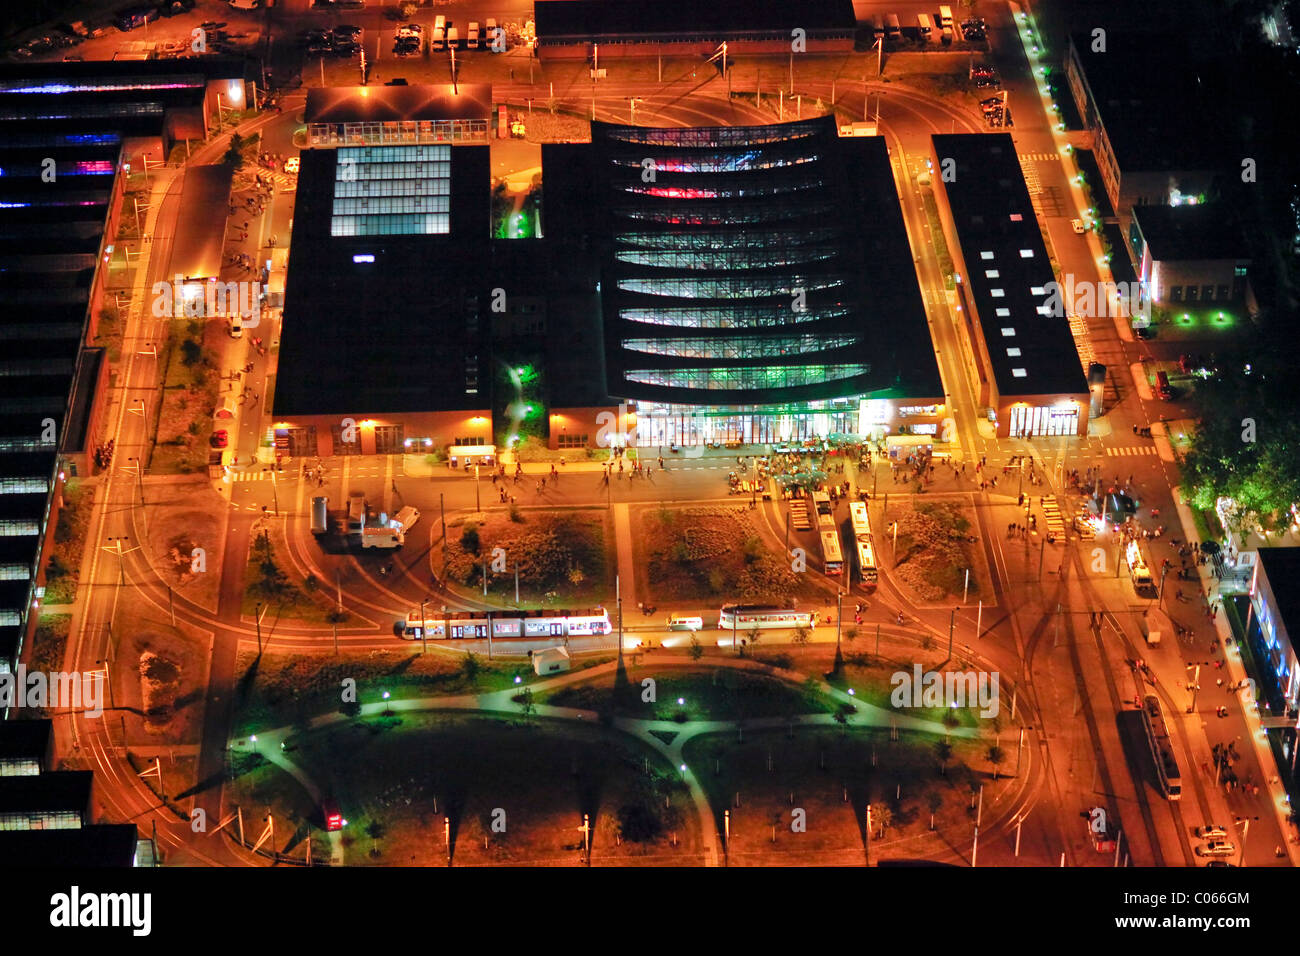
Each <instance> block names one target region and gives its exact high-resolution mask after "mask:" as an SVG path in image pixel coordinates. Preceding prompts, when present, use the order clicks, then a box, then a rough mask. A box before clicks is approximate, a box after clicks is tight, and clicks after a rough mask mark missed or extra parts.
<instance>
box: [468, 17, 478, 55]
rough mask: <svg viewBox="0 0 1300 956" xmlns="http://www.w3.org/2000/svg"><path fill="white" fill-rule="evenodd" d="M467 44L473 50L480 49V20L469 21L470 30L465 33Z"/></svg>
mask: <svg viewBox="0 0 1300 956" xmlns="http://www.w3.org/2000/svg"><path fill="white" fill-rule="evenodd" d="M465 46H466V47H467V48H468V49H471V50H477V49H478V21H477V20H471V21H470V23H469V32H468V33H467V34H466V35H465Z"/></svg>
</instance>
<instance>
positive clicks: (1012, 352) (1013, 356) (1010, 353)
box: [1007, 349, 1020, 358]
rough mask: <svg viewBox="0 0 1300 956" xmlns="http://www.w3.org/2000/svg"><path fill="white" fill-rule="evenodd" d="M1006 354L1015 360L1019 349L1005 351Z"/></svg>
mask: <svg viewBox="0 0 1300 956" xmlns="http://www.w3.org/2000/svg"><path fill="white" fill-rule="evenodd" d="M1007 354H1008V355H1010V356H1011V357H1012V358H1017V357H1019V355H1020V349H1007Z"/></svg>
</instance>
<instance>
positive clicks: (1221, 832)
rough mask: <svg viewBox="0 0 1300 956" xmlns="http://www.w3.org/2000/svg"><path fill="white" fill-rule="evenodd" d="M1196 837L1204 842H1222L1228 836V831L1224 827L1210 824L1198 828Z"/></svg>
mask: <svg viewBox="0 0 1300 956" xmlns="http://www.w3.org/2000/svg"><path fill="white" fill-rule="evenodd" d="M1196 835H1197V836H1198V837H1200V838H1201V839H1202V840H1221V839H1223V838H1224V837H1226V836H1227V835H1228V831H1227V830H1225V829H1224V828H1223V827H1218V826H1215V825H1214V824H1212V823H1208V824H1206V825H1205V826H1203V827H1197V828H1196Z"/></svg>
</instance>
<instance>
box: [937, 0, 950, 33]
mask: <svg viewBox="0 0 1300 956" xmlns="http://www.w3.org/2000/svg"><path fill="white" fill-rule="evenodd" d="M939 26H941V27H948V28H950V29H951V27H952V7H950V6H948V5H947V4H946V3H944V4H940V5H939Z"/></svg>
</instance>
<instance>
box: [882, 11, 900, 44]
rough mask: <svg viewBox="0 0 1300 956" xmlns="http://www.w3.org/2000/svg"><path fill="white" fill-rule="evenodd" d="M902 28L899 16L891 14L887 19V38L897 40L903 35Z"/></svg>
mask: <svg viewBox="0 0 1300 956" xmlns="http://www.w3.org/2000/svg"><path fill="white" fill-rule="evenodd" d="M902 32H903V31H902V28H901V27H899V25H898V14H897V13H891V14H890V15H889V16H888V17H886V18H885V36H887V37H889V38H890V39H891V40H897V39H898V37H899V35H900V34H901V33H902Z"/></svg>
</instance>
